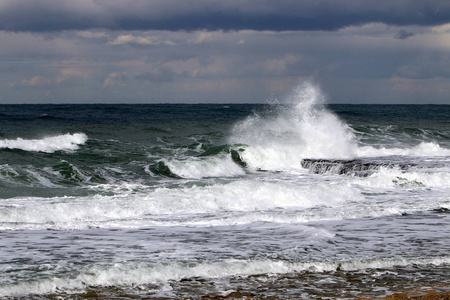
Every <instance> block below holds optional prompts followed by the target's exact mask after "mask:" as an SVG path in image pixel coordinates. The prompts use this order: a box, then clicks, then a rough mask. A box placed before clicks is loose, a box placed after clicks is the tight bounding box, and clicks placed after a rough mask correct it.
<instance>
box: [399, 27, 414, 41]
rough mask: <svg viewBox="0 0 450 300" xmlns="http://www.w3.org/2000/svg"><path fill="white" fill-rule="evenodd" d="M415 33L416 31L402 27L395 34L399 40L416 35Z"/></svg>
mask: <svg viewBox="0 0 450 300" xmlns="http://www.w3.org/2000/svg"><path fill="white" fill-rule="evenodd" d="M415 35H416V34H415V33H414V32H411V31H406V30H404V29H401V30H399V31H398V32H397V33H396V34H395V38H396V39H398V40H406V39H407V38H409V37H412V36H415Z"/></svg>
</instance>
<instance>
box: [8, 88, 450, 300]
mask: <svg viewBox="0 0 450 300" xmlns="http://www.w3.org/2000/svg"><path fill="white" fill-rule="evenodd" d="M331 100H332V99H331ZM328 102H330V99H329V98H328V96H325V95H324V94H323V92H321V90H320V88H319V87H317V86H316V85H314V84H300V85H299V86H297V87H295V88H293V89H292V91H289V92H286V95H285V96H283V98H281V99H272V100H271V101H268V102H267V103H264V104H117V105H116V104H85V105H84V104H78V105H77V104H70V105H69V104H58V105H44V104H41V105H0V298H2V299H93V298H96V299H151V298H155V299H226V298H230V299H243V298H252V297H253V298H256V299H354V298H358V297H360V298H362V297H366V298H381V297H387V296H390V295H393V294H394V293H399V292H410V293H416V294H420V293H426V291H427V290H430V289H432V290H435V291H448V290H450V225H449V224H450V106H448V105H362V104H361V105H356V104H355V105H344V104H327V103H328Z"/></svg>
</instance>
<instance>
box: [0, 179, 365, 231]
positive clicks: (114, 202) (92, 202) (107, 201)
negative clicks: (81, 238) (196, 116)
mask: <svg viewBox="0 0 450 300" xmlns="http://www.w3.org/2000/svg"><path fill="white" fill-rule="evenodd" d="M360 198H361V195H360V193H359V191H358V190H357V189H355V188H353V187H351V186H344V185H342V186H334V187H333V189H330V186H329V184H325V183H322V184H316V185H313V186H311V185H310V186H300V185H298V184H297V183H271V182H260V181H251V180H241V181H234V182H231V183H228V184H214V185H211V186H193V187H185V188H172V189H171V188H157V189H148V190H147V191H142V192H140V193H134V192H133V193H120V194H119V195H116V196H100V195H95V196H89V197H78V198H76V197H55V198H23V199H5V200H3V201H2V202H1V203H0V205H1V209H0V228H2V229H44V228H54V229H83V228H89V227H90V226H99V227H111V226H116V227H123V226H124V227H127V226H128V225H129V224H130V222H131V223H133V222H135V223H136V224H137V226H149V225H153V224H155V221H156V222H157V224H158V225H172V224H173V222H176V221H177V220H178V219H179V218H180V217H183V222H181V223H180V225H182V226H188V225H190V224H191V223H192V224H194V223H196V224H197V225H201V226H203V225H207V226H208V225H209V226H211V225H214V224H220V223H221V222H222V224H227V223H231V224H234V223H252V222H256V221H261V220H268V221H270V220H273V221H275V222H276V221H277V220H278V221H280V222H286V223H289V222H299V221H308V220H309V219H310V218H314V219H317V218H319V219H320V218H330V215H329V214H328V213H327V214H326V215H324V216H319V217H318V216H317V215H311V216H309V214H300V215H299V216H293V215H289V214H286V213H282V214H280V215H277V213H276V211H277V210H279V209H286V210H288V211H292V210H293V211H295V210H304V209H308V208H311V207H320V206H327V207H339V206H342V204H343V203H345V202H347V201H352V202H354V201H359V200H360ZM330 199H331V200H330ZM268 211H275V216H274V215H273V214H271V213H267V212H268ZM254 212H261V213H260V214H254ZM229 213H237V215H238V216H237V218H238V219H236V218H231V219H228V220H227V219H226V217H225V219H224V216H226V215H227V214H229ZM204 214H213V215H214V216H215V217H214V218H213V219H206V220H205V219H202V216H203V215H204ZM242 214H243V215H244V216H242ZM330 214H334V213H333V212H332V211H331V212H330ZM152 216H155V218H153V217H152ZM194 216H198V217H199V218H200V220H199V219H198V218H197V219H196V220H195V218H193V217H194ZM186 218H187V219H186ZM333 218H334V216H333ZM161 219H163V220H166V221H162V222H161ZM218 219H220V220H221V221H218ZM204 222H206V224H205V223H204Z"/></svg>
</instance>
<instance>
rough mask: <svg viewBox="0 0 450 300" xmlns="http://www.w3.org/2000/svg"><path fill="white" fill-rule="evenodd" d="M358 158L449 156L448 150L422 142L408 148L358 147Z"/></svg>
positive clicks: (431, 143) (432, 143) (449, 151)
mask: <svg viewBox="0 0 450 300" xmlns="http://www.w3.org/2000/svg"><path fill="white" fill-rule="evenodd" d="M356 154H357V156H358V157H379V156H394V155H398V156H417V157H424V156H449V155H450V149H447V148H443V147H441V146H440V145H439V144H437V143H435V142H422V143H420V144H419V145H417V146H413V147H410V148H398V147H391V148H388V147H380V148H376V147H373V146H363V147H359V148H358V149H357V151H356Z"/></svg>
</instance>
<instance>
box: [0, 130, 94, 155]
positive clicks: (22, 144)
mask: <svg viewBox="0 0 450 300" xmlns="http://www.w3.org/2000/svg"><path fill="white" fill-rule="evenodd" d="M87 139H88V137H87V135H86V134H84V133H74V134H70V133H67V134H62V135H57V136H51V137H44V138H42V139H29V140H27V139H22V138H17V139H15V140H12V139H9V140H8V139H6V140H0V149H19V150H23V151H31V152H46V153H53V152H55V151H74V150H77V149H78V148H79V146H80V145H83V144H84V143H86V141H87Z"/></svg>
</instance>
